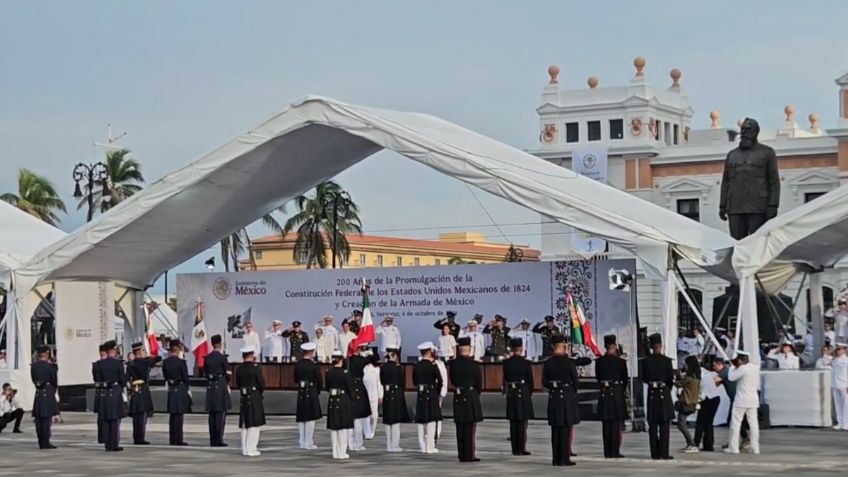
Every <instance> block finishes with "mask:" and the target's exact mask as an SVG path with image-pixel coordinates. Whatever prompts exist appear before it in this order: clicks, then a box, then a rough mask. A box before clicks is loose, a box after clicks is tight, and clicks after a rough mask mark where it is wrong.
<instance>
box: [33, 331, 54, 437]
mask: <svg viewBox="0 0 848 477" xmlns="http://www.w3.org/2000/svg"><path fill="white" fill-rule="evenodd" d="M35 350H36V353H38V361H36V362H34V363H32V366H31V368H30V377H31V378H32V384H33V385H34V386H35V399H34V400H33V403H32V417H33V418H34V420H35V434H36V436H38V448H39V449H55V448H56V446H54V445H53V444H51V443H50V427H51V426H52V424H53V416H55V415H57V414H59V405H58V404H57V403H56V387H57V386H58V385H59V382H58V377H57V369H56V365H55V364H53V363H51V362H50V348H48V347H47V346H46V345H40V346H38V347H37V348H36V349H35Z"/></svg>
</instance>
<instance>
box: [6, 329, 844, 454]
mask: <svg viewBox="0 0 848 477" xmlns="http://www.w3.org/2000/svg"><path fill="white" fill-rule="evenodd" d="M453 318H454V316H452V314H449V315H448V317H447V318H446V319H445V320H441V321H440V322H437V323H436V324H435V325H436V328H438V329H440V330H441V331H442V335H441V338H445V337H447V339H446V340H445V341H446V342H447V344H449V345H450V346H446V344H445V343H441V342H440V344H439V345H436V344H434V343H433V342H430V341H427V342H424V343H421V344H420V345H418V347H417V350H418V354H419V357H418V361H417V362H416V363H414V365H412V366H411V367H410V369H411V372H412V375H411V376H410V377H411V383H412V385H413V386H414V392H415V404H414V406H413V410H414V412H413V413H410V408H409V407H408V405H407V400H406V395H405V392H404V391H405V386H406V383H407V376H406V371H405V368H404V366H403V365H402V364H401V355H400V348H399V346H387V347H385V348H384V353H385V354H384V359H383V360H381V359H380V356H379V354H378V352H376V349H377V348H372V347H370V346H369V344H368V343H358V342H356V343H351V346H350V355H349V356H347V355H346V353H344V352H342V351H340V350H338V349H336V350H333V351H332V352H331V354H330V363H329V364H330V367H329V368H327V369H326V371H322V368H321V367H320V366H319V360H318V357H317V356H316V351H317V349H318V345H317V344H316V343H314V342H309V341H303V342H300V340H308V338H307V337H306V336H305V333H303V332H301V331H299V329H298V328H299V326H300V323H298V322H295V325H294V326H293V327H292V328H291V329H290V330H286V331H281V334H284V335H287V336H288V337H289V338H290V339H291V342H292V344H295V343H297V347H298V351H297V352H292V355H293V356H297V357H298V359H297V360H296V363H295V364H294V366H293V377H294V382H295V384H296V387H297V403H296V414H295V420H296V422H297V429H298V447H299V448H300V449H303V450H308V451H314V450H318V446H316V445H315V442H314V435H315V425H316V422H317V421H319V420H321V419H322V418H326V426H327V430H329V432H330V440H331V442H332V451H331V454H332V458H333V459H340V460H344V459H349V458H350V454H349V453H348V451H362V450H365V442H366V441H367V440H370V439H373V438H374V436H375V434H376V431H377V427H378V423H379V421H380V417H381V416H382V424H383V429H384V432H385V438H386V448H385V449H386V452H389V453H398V452H404V449H402V448H401V446H400V433H401V426H400V425H401V424H403V423H409V422H414V423H415V424H416V427H417V431H418V451H419V452H421V453H423V454H436V453H439V449H438V447H437V445H438V444H439V443H440V442H439V436H440V434H441V429H442V427H441V426H442V421H443V414H442V405H443V403H444V399H445V398H446V397H447V394H448V393H451V394H452V397H451V399H452V409H453V413H452V418H453V422H454V426H455V428H456V444H455V446H456V452H457V458H458V460H459V461H460V462H463V463H466V462H468V463H473V462H479V461H480V458H479V456H478V455H477V425H478V423H480V422H482V421H483V408H482V406H481V401H480V394H481V392H482V390H483V382H482V381H483V377H482V367H481V363H480V360H479V359H476V358H475V336H474V335H473V331H471V332H468V333H462V334H460V330H459V327H458V325H456V324H455V323H454V320H453ZM548 318H550V317H548ZM548 318H546V319H545V320H544V322H543V323H539V324H537V325H536V326H535V327H534V329H533V330H532V331H531V330H530V329H529V328H530V326H529V323H528V322H526V321H525V322H522V323H521V324H520V325H519V327H523V330H519V331H525V332H527V333H533V332H535V333H540V334H541V335H542V338H543V340H542V341H543V355H544V359H543V360H542V364H541V385H542V388H543V389H544V391H545V392H546V393H547V413H546V414H547V423H548V426H549V427H550V442H551V454H552V461H551V463H552V465H554V466H572V465H575V463H574V461H573V460H572V457H573V456H574V455H575V454H574V453H573V451H572V446H573V442H574V437H575V433H574V426H575V425H576V424H578V423H579V422H580V409H579V401H578V388H579V386H580V378H579V376H580V373H579V372H578V368H580V367H583V366H588V365H590V364H592V363H593V362H594V371H595V373H594V374H595V379H596V380H597V392H598V400H597V417H598V418H599V420H600V421H601V422H602V427H601V432H602V437H603V453H604V457H605V458H609V459H618V458H622V457H624V456H623V455H622V453H621V448H622V440H623V435H624V430H625V422H626V421H627V420H628V419H629V418H630V413H629V411H630V410H629V406H628V401H629V397H630V396H629V393H630V391H629V389H630V385H631V376H629V375H628V366H627V361H626V360H625V359H624V358H623V357H622V356H621V348H620V347H619V344H618V343H617V340H616V337H615V336H614V335H607V336H604V339H603V345H604V349H603V353H602V355H601V356H599V357H597V358H596V359H594V360H592V359H590V358H586V357H577V356H574V355H572V353H571V350H570V344H569V343H568V339H567V337H566V336H565V335H564V334H563V333H561V332H560V331H559V329H558V328H557V327H556V326H555V325H554V324H553V320H552V319H548ZM328 321H330V320H326V319H325V323H327V322H328ZM505 322H506V320H505V319H504V318H503V317H500V316H498V317H496V319H495V320H494V321H492V322H490V323H489V324H488V325H486V327H485V328H484V330H483V332H482V333H485V334H490V335H492V343H493V345H496V346H497V347H498V349H499V350H500V347H503V348H504V349H503V350H502V351H503V353H502V354H503V356H504V358H503V359H502V360H499V361H500V363H501V366H502V369H503V382H502V389H503V396H504V405H505V416H506V420H507V421H508V423H509V442H510V447H511V452H512V455H514V456H527V455H531V452H530V450H529V449H528V447H527V428H528V421H529V420H531V419H534V417H535V414H534V409H533V401H532V398H533V393H534V390H535V389H536V386H535V385H536V382H535V380H536V378H534V373H533V366H532V361H531V360H529V359H527V357H526V356H527V351H526V345H525V341H524V340H523V339H522V338H520V337H511V336H510V335H509V334H508V333H509V328H506V327H505ZM389 324H391V323H389ZM277 328H279V326H278V327H277ZM345 328H347V327H346V326H345ZM345 332H347V331H345ZM455 334H456V335H457V336H456V337H455V336H454V335H455ZM210 343H211V345H212V349H211V351H210V352H209V353H208V354H207V355H206V356H205V358H204V360H203V363H202V365H201V366H200V367H199V368H198V369H199V371H200V376H202V377H203V378H205V380H206V399H205V412H206V413H207V414H208V421H209V422H208V423H209V445H210V446H211V447H226V446H227V443H226V442H225V440H224V428H225V424H226V417H227V413H228V412H229V411H230V410H231V409H232V407H233V406H232V401H231V397H230V393H231V390H230V382H231V379H232V382H234V384H235V386H236V388H237V392H238V394H239V396H240V399H239V406H238V407H239V409H238V412H239V421H238V425H239V429H240V430H241V443H240V448H241V453H242V455H244V456H247V457H253V456H258V455H260V451H259V448H258V446H259V437H260V430H261V428H262V426H264V425H265V423H266V418H265V409H264V402H263V400H264V396H263V394H264V392H265V383H264V380H263V377H262V373H261V369H260V364H259V363H258V360H257V356H256V350H255V347H253V346H251V345H246V346H244V347H243V348H241V349H240V353H241V358H242V362H241V363H240V364H239V365H238V367H237V369H236V371H235V375H234V376H233V373H232V372H231V371H230V365H229V363H228V359H227V356H226V355H225V354H224V352H223V347H222V339H221V336H220V335H214V336H212V337H211V339H210ZM648 343H649V346H650V352H649V353H648V354H647V355H646V356H645V357H644V359H642V360H641V361H640V362H639V377H640V379H641V382H642V384H643V386H644V389H645V395H646V402H645V413H646V420H647V430H648V441H649V443H650V456H651V458H652V459H657V460H668V459H672V458H673V457H672V456H671V454H670V450H669V442H670V432H671V424H672V421H673V420H675V419H676V421H677V427H678V429H679V430H680V432H681V434H682V435H683V437H684V438H685V440H686V448H684V449H683V452H697V451H698V450H699V447H700V446H701V444H702V443H703V449H704V450H710V451H711V450H713V446H714V432H713V426H712V421H713V418H714V416H715V413H716V410H717V407H718V389H719V387H720V386H725V387H726V388H727V390H728V394H729V395H730V397H731V411H730V417H729V424H730V435H729V439H728V445H727V446H726V447H725V449H724V450H725V452H728V453H738V452H740V449H742V446H743V443H744V445H745V446H747V449H748V450H749V451H750V452H751V453H753V454H758V453H759V452H760V447H759V425H758V420H757V409H758V407H759V397H758V387H759V382H760V376H759V374H760V368H759V367H758V366H756V365H753V364H751V363H750V362H749V359H748V354H747V353H745V352H743V351H737V352H736V357H735V358H734V359H733V360H732V361H731V362H730V363H725V362H724V361H723V360H721V359H714V358H709V359H708V360H707V361H708V362H707V363H705V364H704V367H703V368H702V367H701V363H700V362H699V361H698V359H697V358H696V357H694V356H689V357H686V358H685V359H684V366H683V369H681V370H675V369H674V365H673V362H672V360H671V358H669V357H667V356H665V355H664V354H663V343H662V339H661V337H660V335H658V334H655V335H652V336H650V337H649V340H648ZM396 344H397V345H399V344H400V341H399V340H397V342H396ZM440 351H441V352H442V353H441V354H442V355H444V354H445V353H450V357H448V358H447V359H445V357H444V356H440V353H439V352H440ZM99 352H100V359H99V360H98V361H96V362H94V363H93V364H92V376H93V378H94V382H95V390H94V400H93V404H94V406H93V407H94V412H95V413H96V414H97V438H98V442H99V443H101V444H103V446H104V448H105V450H106V451H107V452H119V451H122V450H124V448H123V447H121V445H120V434H119V429H120V424H121V420H122V419H123V418H124V417H127V416H131V417H132V429H133V433H132V443H133V445H138V446H144V445H149V444H150V442H149V441H148V440H147V439H146V427H147V420H148V418H149V417H151V416H152V415H153V400H152V397H151V389H150V383H149V381H150V375H151V370H152V369H154V368H161V371H162V376H163V378H164V381H165V386H166V388H167V403H166V404H167V405H166V410H167V413H168V415H169V426H168V434H169V442H168V443H169V444H170V445H172V446H186V445H187V444H186V442H185V440H184V438H183V420H184V416H185V414H186V413H190V412H192V393H191V387H190V383H189V370H188V366H187V363H186V360H185V359H184V358H183V353H184V347H183V345H182V343H180V341H179V340H176V339H174V340H171V341H170V342H169V343H168V351H167V357H165V358H164V359H163V358H161V357H160V356H147V352H146V347H145V344H144V343H141V342H139V343H134V344H133V345H132V355H131V360H130V361H128V362H126V363H124V362H123V361H122V360H121V359H119V357H118V354H117V346H116V343H115V341H108V342H106V343H104V344H102V345H101V346H100V348H99ZM499 352H500V351H499ZM37 356H38V359H37V361H35V362H34V363H33V364H32V382H33V384H34V386H35V390H36V391H35V399H34V402H33V411H32V416H33V418H34V422H35V429H36V435H37V439H38V446H39V448H40V449H55V448H56V446H54V445H53V444H52V443H51V440H50V433H51V425H52V422H53V418H54V416H57V415H58V405H57V366H56V364H55V362H54V361H53V360H52V358H51V353H50V350H49V348H48V347H46V346H39V347H38V348H37ZM828 361H829V366H830V367H831V368H832V369H834V370H835V374H838V375H839V376H841V374H840V373H843V374H845V373H848V357H846V346H845V345H844V344H842V343H839V344H838V345H837V346H836V350H835V352H834V353H833V355H832V356H829V359H828ZM838 379H842V378H838ZM449 384H450V385H449ZM837 384H838V383H837ZM675 389H678V390H679V392H678V394H677V399H676V400H673V398H672V394H673V393H674V392H675ZM6 392H7V389H4V393H6ZM843 392H844V390H843ZM323 393H326V395H327V406H326V413H325V412H324V410H323V409H322V406H321V395H322V394H323ZM5 395H6V394H4V396H5ZM837 404H839V405H842V404H843V403H842V402H838V403H837ZM696 411H697V412H698V420H697V422H698V424H697V426H696V432H695V436H694V438H693V437H692V435H691V434H690V433H689V429H688V425H687V424H686V422H687V418H688V416H690V415H691V414H693V413H695V412H696ZM702 414H703V416H702ZM21 415H22V411H21V412H18V413H17V414H14V411H9V412H8V413H4V414H3V421H2V425H3V426H5V424H6V422H9V421H10V420H15V419H17V423H16V429H17V431H16V432H20V430H19V426H20V416H21ZM7 416H8V417H7ZM838 418H839V419H840V423H841V422H842V419H844V415H843V414H839V416H838ZM840 425H841V424H840ZM837 427H839V425H837ZM0 430H2V428H1V427H0ZM442 444H443V443H442Z"/></svg>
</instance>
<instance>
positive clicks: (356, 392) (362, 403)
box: [347, 354, 371, 419]
mask: <svg viewBox="0 0 848 477" xmlns="http://www.w3.org/2000/svg"><path fill="white" fill-rule="evenodd" d="M369 362H370V358H367V357H365V356H360V355H358V354H356V355H353V356H351V357H350V359H348V361H347V369H348V372H349V373H350V377H351V380H352V381H353V388H352V389H351V393H350V402H351V405H352V406H353V417H354V419H362V418H365V417H369V416H370V415H371V402H370V401H369V400H368V390H367V389H366V388H365V383H364V382H363V378H364V377H365V366H366V365H367V364H368V363H369Z"/></svg>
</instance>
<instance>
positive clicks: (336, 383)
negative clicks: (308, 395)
mask: <svg viewBox="0 0 848 477" xmlns="http://www.w3.org/2000/svg"><path fill="white" fill-rule="evenodd" d="M332 360H333V367H332V368H330V369H329V370H328V371H327V374H326V376H325V377H324V384H325V385H326V386H327V393H328V394H329V395H330V397H329V398H328V400H327V429H329V430H330V441H331V442H332V443H333V459H340V460H344V459H350V456H349V455H348V453H347V433H348V431H349V430H351V429H353V406H351V403H350V393H351V389H352V388H353V383H352V381H351V379H350V375H349V374H348V372H347V371H345V369H344V354H342V352H341V351H339V350H336V351H333V356H332Z"/></svg>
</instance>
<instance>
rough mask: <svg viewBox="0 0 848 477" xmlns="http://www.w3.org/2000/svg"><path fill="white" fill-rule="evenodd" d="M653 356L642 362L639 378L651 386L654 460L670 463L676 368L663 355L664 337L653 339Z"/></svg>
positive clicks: (652, 456)
mask: <svg viewBox="0 0 848 477" xmlns="http://www.w3.org/2000/svg"><path fill="white" fill-rule="evenodd" d="M650 343H651V354H649V355H648V356H646V357H645V359H643V360H642V364H641V369H640V372H639V374H640V376H641V378H642V382H644V383H645V385H646V386H648V406H647V408H648V409H647V413H648V439H649V441H650V444H651V459H655V460H670V459H673V458H674V457H672V456H670V455H668V446H669V433H670V431H671V420H672V419H674V406H673V405H672V403H671V387H672V386H673V385H674V366H672V363H671V358H669V357H668V356H664V355H663V354H662V337H661V336H660V335H659V334H653V335H651V337H650Z"/></svg>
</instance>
